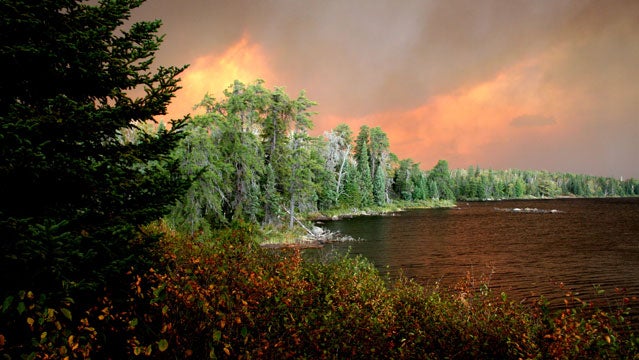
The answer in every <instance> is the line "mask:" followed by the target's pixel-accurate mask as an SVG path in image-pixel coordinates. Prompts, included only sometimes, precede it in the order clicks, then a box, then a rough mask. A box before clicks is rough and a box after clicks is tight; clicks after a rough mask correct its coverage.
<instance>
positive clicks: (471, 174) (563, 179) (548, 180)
mask: <svg viewBox="0 0 639 360" xmlns="http://www.w3.org/2000/svg"><path fill="white" fill-rule="evenodd" d="M451 183H452V188H453V192H454V193H455V196H456V197H457V198H458V199H465V200H472V199H475V200H485V199H509V198H510V199H521V198H527V197H535V198H553V197H558V196H577V197H593V196H597V197H603V196H636V195H637V188H638V187H637V184H639V181H638V180H635V179H628V180H620V179H613V178H603V177H596V176H589V175H579V174H569V173H550V172H547V171H523V170H481V169H479V167H477V168H473V167H470V168H469V169H468V170H455V171H453V172H452V179H451Z"/></svg>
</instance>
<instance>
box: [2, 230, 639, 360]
mask: <svg viewBox="0 0 639 360" xmlns="http://www.w3.org/2000/svg"><path fill="white" fill-rule="evenodd" d="M147 231H149V232H154V233H162V234H164V236H163V240H162V241H161V243H160V246H159V247H158V250H157V254H156V266H154V267H153V268H152V269H151V270H150V271H148V272H146V273H143V274H139V273H136V271H135V270H134V269H132V270H131V272H130V273H129V276H130V278H131V283H130V285H129V287H128V288H129V291H128V292H127V293H126V296H124V297H116V296H115V295H113V294H112V295H108V294H109V293H108V291H107V292H106V294H107V295H106V296H102V297H100V298H99V299H96V302H95V303H94V304H74V303H73V300H72V299H68V300H66V302H63V303H61V304H60V305H59V306H57V307H46V308H45V307H43V306H42V305H41V304H43V303H44V302H42V301H40V300H39V295H38V294H36V293H35V292H34V291H30V290H28V289H25V291H24V292H21V293H20V294H17V295H16V296H15V297H14V298H12V299H4V302H3V303H2V308H1V309H0V316H1V319H2V320H3V322H2V327H0V353H2V354H4V355H9V356H12V357H11V358H20V357H25V358H41V359H58V358H60V359H62V358H85V357H89V356H90V357H93V358H107V357H112V358H125V357H126V358H137V357H140V358H142V357H149V358H157V359H165V358H166V359H175V358H180V359H181V358H193V359H206V358H270V359H275V358H277V359H280V358H308V359H317V358H328V359H334V358H361V359H370V358H388V359H402V358H406V359H408V358H410V359H414V358H418V359H419V358H421V359H445V358H449V359H477V358H491V359H495V358H501V359H520V358H522V359H583V358H589V359H597V358H600V359H608V358H635V359H637V358H639V356H638V355H637V354H638V349H639V340H638V339H637V337H636V335H635V334H634V333H633V331H631V330H632V329H631V328H630V324H629V321H628V319H627V314H628V311H629V306H630V304H631V303H633V301H634V300H633V299H628V298H624V297H623V294H621V295H620V296H621V299H620V300H619V302H617V303H615V305H614V306H613V307H609V305H610V304H609V303H608V304H606V306H600V305H603V304H593V303H589V302H585V301H582V300H580V299H578V298H577V297H576V296H575V295H574V294H572V293H570V292H567V293H566V296H565V304H564V306H562V307H560V308H559V309H556V310H552V309H553V307H551V306H549V305H550V304H548V302H547V301H545V300H544V298H539V299H536V300H535V301H533V302H530V303H520V302H516V301H513V300H511V299H509V298H508V296H507V295H506V294H504V293H501V294H495V293H493V291H491V289H490V288H489V286H488V285H487V284H488V282H486V281H482V279H475V278H473V277H472V276H470V275H469V276H467V277H466V278H463V279H460V281H459V283H458V284H457V285H455V286H452V287H450V288H441V287H439V286H438V285H436V284H435V285H434V286H429V287H423V286H421V285H419V284H417V283H416V282H414V281H412V280H410V279H407V278H404V277H402V278H399V279H397V280H393V281H392V282H391V283H390V284H389V283H388V282H386V281H385V280H384V279H383V278H382V277H381V276H380V275H379V274H378V273H377V271H376V270H375V268H374V267H373V266H372V265H371V264H370V262H368V261H366V260H365V259H363V258H360V257H352V256H339V255H338V256H331V257H330V258H329V257H327V258H324V259H323V260H322V261H310V260H303V259H302V256H301V255H300V253H299V251H297V250H292V249H285V250H266V249H262V248H261V247H259V246H258V245H257V244H258V242H259V240H257V239H256V238H259V237H260V236H263V233H262V232H260V231H257V230H256V229H254V228H253V227H251V226H249V225H245V224H235V226H234V227H233V228H231V229H227V230H221V231H218V232H216V233H215V237H214V238H211V239H209V240H206V241H205V240H202V239H197V238H192V237H187V236H184V235H180V234H178V233H175V232H172V231H171V230H169V229H168V228H166V227H165V226H163V225H161V224H159V225H154V226H153V227H150V228H149V229H147ZM555 308H556V307H555ZM604 308H605V309H607V310H606V311H604V310H602V309H604Z"/></svg>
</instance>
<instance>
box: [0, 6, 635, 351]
mask: <svg viewBox="0 0 639 360" xmlns="http://www.w3.org/2000/svg"><path fill="white" fill-rule="evenodd" d="M142 3H143V1H142V0H101V1H98V2H84V1H79V0H78V1H74V0H47V1H39V2H32V1H15V0H0V17H1V20H2V21H0V44H1V47H0V62H1V63H2V64H3V65H4V66H5V68H6V69H8V71H7V72H6V73H5V76H4V78H3V81H2V82H0V154H1V156H0V191H1V196H0V198H1V199H2V201H1V202H0V356H1V357H2V358H3V359H77V358H83V359H88V358H95V359H103V358H104V359H109V358H111V359H126V358H157V359H176V358H180V359H181V358H194V359H205V358H211V359H215V358H366V359H370V358H400V359H401V358H432V359H437V358H453V357H454V358H464V359H466V358H467V359H474V358H512V359H519V358H632V357H635V358H636V356H637V354H638V353H639V340H638V338H637V336H636V335H635V334H636V328H633V323H632V322H631V321H630V317H629V314H630V309H631V306H634V305H635V304H636V301H637V299H636V298H633V297H629V296H627V294H625V293H624V292H623V291H622V290H620V291H619V292H618V293H616V294H605V296H602V297H601V301H598V302H585V301H582V300H580V299H579V298H578V297H577V295H576V294H573V293H572V292H571V291H570V289H563V288H562V289H558V291H561V292H562V294H565V296H563V303H562V304H560V306H557V305H556V304H553V306H551V304H549V302H548V300H546V299H545V298H544V297H539V298H535V299H533V300H531V301H528V302H525V303H524V302H520V301H514V300H512V299H510V298H509V297H508V295H507V294H505V293H500V294H496V293H494V292H493V291H492V290H491V289H490V287H489V286H488V283H487V282H486V281H485V279H481V278H478V279H475V278H473V277H472V276H471V275H470V274H469V276H468V277H466V278H463V279H460V280H459V282H458V284H457V285H456V286H454V287H451V288H440V287H439V286H422V285H419V284H417V283H416V282H414V281H412V280H411V279H406V278H401V279H398V280H392V281H391V280H390V279H385V278H383V277H382V276H380V275H379V273H378V272H377V271H376V270H375V267H374V266H373V265H372V264H371V263H370V262H368V261H367V260H366V259H363V258H360V257H350V256H338V255H331V256H327V257H326V258H323V259H315V260H313V259H308V258H306V257H305V256H304V254H303V252H301V251H300V250H299V249H283V250H272V249H264V248H263V247H261V246H260V243H262V242H264V241H265V240H267V239H268V238H269V237H271V236H273V232H272V231H271V230H272V229H280V228H281V229H287V228H290V227H292V226H294V225H295V222H296V221H298V220H299V219H303V217H304V214H308V213H313V212H322V211H327V210H330V209H338V210H340V209H341V210H343V211H350V210H351V209H357V208H359V209H363V208H370V207H375V206H386V205H388V204H391V203H393V202H403V204H410V203H417V202H419V201H425V200H429V199H436V200H445V201H452V200H455V199H500V198H513V197H514V198H522V197H523V198H526V197H550V196H627V195H637V194H638V193H637V181H636V180H625V181H621V180H615V179H609V178H597V177H590V176H585V175H572V174H553V173H547V172H543V171H518V170H517V171H516V170H506V171H497V170H495V171H493V170H482V169H479V167H474V168H470V169H468V170H450V169H449V168H448V164H447V162H446V161H443V160H442V161H439V162H438V163H437V164H435V165H434V167H433V168H432V169H429V170H422V169H421V168H420V164H417V163H415V162H414V161H412V160H410V159H403V160H400V159H398V158H397V156H395V155H393V154H392V153H391V152H390V141H389V139H388V136H387V135H386V134H385V133H384V131H383V130H382V129H381V128H379V127H368V126H362V127H361V128H360V129H358V133H357V135H355V133H354V132H353V130H352V129H350V128H349V127H348V126H347V125H340V126H338V127H336V128H335V129H333V130H332V131H328V132H326V133H324V134H323V135H321V136H311V135H310V133H309V131H310V130H311V129H312V126H313V123H312V117H313V112H312V107H313V105H314V103H313V102H312V101H311V100H309V99H308V98H306V95H305V94H304V93H300V94H299V95H298V96H297V97H290V96H289V95H287V94H286V92H285V90H284V89H283V88H275V89H273V90H270V89H268V88H267V87H266V86H265V84H264V82H262V81H260V80H257V81H255V82H253V83H251V84H243V83H241V82H239V81H236V82H234V83H233V84H231V85H230V86H229V87H228V88H227V89H226V90H225V92H224V94H223V96H222V97H221V99H215V98H213V97H211V96H210V95H205V94H203V100H202V101H201V102H200V103H199V104H197V107H199V108H202V109H204V114H202V115H198V116H194V117H193V118H191V117H189V116H186V117H184V118H182V119H176V120H173V121H171V122H170V123H166V124H164V123H160V124H156V123H155V119H156V118H157V117H158V116H160V115H166V112H167V106H168V104H169V103H170V102H171V100H172V99H173V97H174V96H175V93H176V91H177V90H179V89H180V85H179V77H180V75H181V74H182V73H183V71H184V70H185V69H186V68H187V66H169V67H164V66H155V65H154V64H153V62H154V60H155V53H156V52H157V51H158V50H159V48H160V45H161V43H162V40H163V36H161V35H158V31H159V29H160V27H161V21H159V20H155V21H140V22H133V23H132V22H130V17H131V12H132V11H133V10H134V9H136V8H137V7H139V6H140V5H141V4H142Z"/></svg>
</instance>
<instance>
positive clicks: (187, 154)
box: [168, 80, 639, 233]
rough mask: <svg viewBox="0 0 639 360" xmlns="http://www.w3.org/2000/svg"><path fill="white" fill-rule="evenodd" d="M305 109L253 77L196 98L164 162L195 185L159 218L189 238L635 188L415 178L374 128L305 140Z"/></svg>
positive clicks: (634, 184) (438, 171)
mask: <svg viewBox="0 0 639 360" xmlns="http://www.w3.org/2000/svg"><path fill="white" fill-rule="evenodd" d="M314 105H315V103H314V102H313V101H311V100H309V99H308V98H307V97H306V95H305V94H304V92H301V93H300V94H299V95H298V96H297V97H296V98H291V97H289V96H288V95H287V94H286V92H285V90H284V89H283V88H275V89H273V90H270V89H268V88H266V87H265V86H264V82H263V81H261V80H258V81H256V82H254V83H252V84H248V85H247V84H244V83H242V82H240V81H235V82H234V83H233V84H232V85H231V86H229V88H227V89H226V90H225V91H224V94H223V96H222V98H221V99H215V98H213V97H211V96H209V95H206V96H205V97H204V99H203V100H202V101H201V102H200V103H199V104H198V105H197V106H196V107H201V108H204V109H205V110H206V111H205V113H204V114H203V115H198V116H195V117H194V118H193V119H192V120H191V121H190V122H189V124H188V125H187V127H186V136H185V138H184V139H183V140H182V142H181V144H180V145H179V147H178V149H177V150H176V151H175V152H174V154H173V155H174V157H175V158H176V159H177V160H178V161H179V162H180V169H181V171H182V173H183V174H184V175H187V176H189V177H192V178H194V179H195V182H194V184H193V185H192V186H191V188H190V189H189V191H188V193H187V195H186V196H185V197H183V198H181V199H180V200H179V201H178V203H177V205H176V206H175V207H173V210H172V212H171V214H170V215H169V216H168V220H169V223H170V224H171V225H172V226H173V227H175V228H176V229H179V230H182V231H187V232H189V233H194V232H197V231H202V230H204V231H205V232H206V231H208V230H209V229H211V228H217V227H223V226H226V225H228V224H230V223H231V222H233V221H235V220H242V221H248V222H251V223H255V224H260V225H263V226H264V225H275V226H281V225H288V226H291V227H292V226H293V225H294V221H295V217H296V214H298V213H309V212H316V211H320V212H321V211H325V210H329V209H336V208H337V209H340V208H341V209H364V208H369V207H372V206H384V205H386V204H389V203H391V202H392V201H394V200H403V201H408V202H412V201H422V200H431V199H435V200H455V199H460V200H461V199H463V200H485V199H507V198H526V197H557V196H584V197H589V196H598V197H600V196H633V195H639V186H638V185H639V181H637V180H634V179H630V180H626V181H621V180H617V179H613V178H601V177H594V176H587V175H575V174H565V173H549V172H546V171H520V170H483V169H480V168H479V167H470V168H469V169H467V170H463V169H462V170H450V169H449V168H448V163H447V162H446V161H445V160H440V161H439V162H438V163H437V164H436V165H435V166H434V167H433V168H432V169H430V170H428V171H424V170H422V169H421V168H420V164H419V163H416V162H415V161H413V160H412V159H399V158H398V157H397V156H396V155H394V154H393V153H391V152H390V150H389V149H390V142H389V139H388V136H387V135H386V133H385V132H384V131H383V130H382V129H381V128H380V127H372V128H371V127H369V126H366V125H364V126H362V127H360V129H359V131H358V133H357V135H355V133H354V132H353V130H352V129H351V128H350V127H349V126H348V125H346V124H340V125H338V126H337V127H336V128H335V129H333V130H330V131H326V132H324V134H323V135H322V136H318V137H314V136H311V135H310V134H309V130H310V129H312V127H313V122H312V119H311V118H312V116H313V112H312V111H311V108H312V107H313V106H314Z"/></svg>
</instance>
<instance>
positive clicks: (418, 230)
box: [321, 198, 639, 300]
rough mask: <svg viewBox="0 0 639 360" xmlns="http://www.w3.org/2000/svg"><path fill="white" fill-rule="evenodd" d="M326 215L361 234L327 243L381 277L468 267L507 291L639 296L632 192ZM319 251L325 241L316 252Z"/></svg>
mask: <svg viewBox="0 0 639 360" xmlns="http://www.w3.org/2000/svg"><path fill="white" fill-rule="evenodd" d="M457 205H458V207H457V208H452V209H424V210H409V211H405V212H400V213H396V214H393V215H386V216H362V217H355V218H351V219H344V220H338V221H330V222H326V223H324V224H323V225H321V226H323V227H325V228H326V229H329V230H332V231H339V232H341V233H343V234H347V235H350V236H352V237H355V238H359V239H361V240H362V241H357V242H348V243H338V244H333V245H330V246H329V250H330V249H333V250H335V251H338V252H347V251H350V253H351V254H361V255H363V256H365V257H366V258H368V259H369V260H371V261H372V262H373V263H374V264H375V265H376V267H377V268H378V269H379V270H380V272H382V273H389V274H390V276H391V277H393V276H396V275H397V274H398V273H399V272H400V271H403V273H404V274H406V275H407V276H409V277H412V278H415V279H416V280H417V281H419V282H420V283H422V284H424V285H428V284H431V285H432V284H434V283H435V282H440V283H443V284H448V285H451V284H454V283H455V282H457V281H459V280H460V279H461V278H462V277H464V276H465V275H466V274H467V272H470V273H471V275H473V276H474V277H475V278H480V277H481V276H482V275H483V276H486V277H487V278H489V281H490V283H489V284H490V286H491V287H492V288H493V289H496V290H497V291H505V292H506V293H507V294H508V295H509V296H510V297H511V298H516V299H519V300H524V299H526V298H531V297H538V296H539V295H544V296H545V297H547V298H548V299H556V298H559V297H562V296H563V294H564V293H565V290H561V289H560V285H559V284H560V283H563V284H564V285H565V286H566V287H567V288H569V289H572V290H574V291H576V292H579V293H580V297H581V298H586V299H589V298H594V297H595V294H596V292H597V290H599V289H601V290H605V294H604V296H609V295H612V294H613V293H614V292H615V289H616V288H617V289H625V291H626V296H629V297H631V296H639V198H611V199H558V200H525V201H491V202H468V203H467V202H459V203H458V204H457ZM324 251H326V249H325V250H324Z"/></svg>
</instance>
